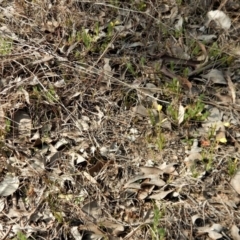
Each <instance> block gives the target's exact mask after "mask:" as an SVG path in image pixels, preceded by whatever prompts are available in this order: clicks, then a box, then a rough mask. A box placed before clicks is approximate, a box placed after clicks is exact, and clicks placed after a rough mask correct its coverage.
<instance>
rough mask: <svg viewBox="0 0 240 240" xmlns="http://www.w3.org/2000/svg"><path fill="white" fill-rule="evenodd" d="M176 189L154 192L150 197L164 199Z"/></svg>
mask: <svg viewBox="0 0 240 240" xmlns="http://www.w3.org/2000/svg"><path fill="white" fill-rule="evenodd" d="M173 191H174V190H168V191H164V190H162V191H160V192H159V193H156V194H152V195H151V196H150V197H149V198H150V199H155V200H162V199H164V198H165V197H167V195H168V194H170V193H172V192H173Z"/></svg>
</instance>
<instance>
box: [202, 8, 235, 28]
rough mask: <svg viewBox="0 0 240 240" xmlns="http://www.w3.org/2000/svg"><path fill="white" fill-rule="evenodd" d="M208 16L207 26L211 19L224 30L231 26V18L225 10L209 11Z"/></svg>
mask: <svg viewBox="0 0 240 240" xmlns="http://www.w3.org/2000/svg"><path fill="white" fill-rule="evenodd" d="M207 18H208V20H207V22H206V24H205V25H206V26H207V27H208V25H209V23H210V22H211V21H214V22H215V23H216V24H217V26H218V27H220V28H222V29H224V30H228V29H229V28H230V27H231V19H230V18H229V17H228V16H227V15H226V14H225V13H224V12H223V11H220V10H214V11H209V12H208V13H207Z"/></svg>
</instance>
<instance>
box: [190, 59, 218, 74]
mask: <svg viewBox="0 0 240 240" xmlns="http://www.w3.org/2000/svg"><path fill="white" fill-rule="evenodd" d="M221 64H222V59H219V60H217V61H216V62H214V63H210V64H209V65H205V66H201V67H200V68H198V69H196V70H194V71H192V72H191V73H189V74H188V77H192V76H194V75H197V74H199V73H201V72H203V71H205V70H208V69H210V68H212V67H215V66H218V65H221Z"/></svg>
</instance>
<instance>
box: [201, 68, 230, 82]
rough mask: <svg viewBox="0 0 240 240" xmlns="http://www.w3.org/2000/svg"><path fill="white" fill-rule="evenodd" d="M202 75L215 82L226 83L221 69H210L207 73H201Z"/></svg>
mask: <svg viewBox="0 0 240 240" xmlns="http://www.w3.org/2000/svg"><path fill="white" fill-rule="evenodd" d="M202 77H204V78H206V79H208V81H211V82H212V83H215V84H223V85H226V84H227V82H226V79H225V78H224V76H223V73H222V71H220V70H218V69H211V70H210V71H209V72H208V73H207V74H205V75H204V74H202Z"/></svg>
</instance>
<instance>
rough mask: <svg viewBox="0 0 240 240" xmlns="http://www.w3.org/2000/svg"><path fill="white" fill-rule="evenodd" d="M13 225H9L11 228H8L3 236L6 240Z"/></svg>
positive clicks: (3, 239)
mask: <svg viewBox="0 0 240 240" xmlns="http://www.w3.org/2000/svg"><path fill="white" fill-rule="evenodd" d="M12 227H13V226H12V225H11V226H10V227H9V229H8V230H7V232H6V234H5V235H4V236H3V237H2V238H1V240H5V239H6V238H7V236H8V234H9V233H10V231H11V230H12Z"/></svg>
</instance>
